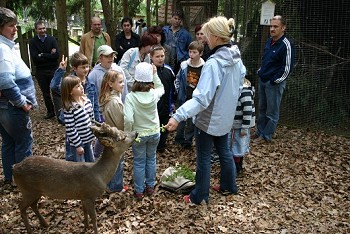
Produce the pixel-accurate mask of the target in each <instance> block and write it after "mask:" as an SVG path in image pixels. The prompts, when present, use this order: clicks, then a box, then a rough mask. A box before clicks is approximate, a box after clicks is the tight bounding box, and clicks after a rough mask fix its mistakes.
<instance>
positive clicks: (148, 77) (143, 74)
mask: <svg viewBox="0 0 350 234" xmlns="http://www.w3.org/2000/svg"><path fill="white" fill-rule="evenodd" d="M135 80H136V81H138V82H152V81H153V67H152V65H151V64H149V63H146V62H142V63H139V64H137V65H136V68H135Z"/></svg>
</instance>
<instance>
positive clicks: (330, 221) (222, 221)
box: [0, 112, 350, 234]
mask: <svg viewBox="0 0 350 234" xmlns="http://www.w3.org/2000/svg"><path fill="white" fill-rule="evenodd" d="M33 114H34V115H33V123H34V125H33V126H35V127H34V128H33V134H34V139H35V142H34V148H33V154H34V155H46V156H48V157H54V158H60V159H62V160H64V149H65V147H64V128H63V127H62V126H60V125H58V124H57V123H56V122H55V121H54V120H41V119H40V118H41V117H40V116H42V113H39V112H34V113H33ZM173 136H174V134H170V136H169V140H168V146H169V147H168V148H167V149H166V151H165V152H164V153H162V154H157V180H158V183H159V182H160V180H159V179H160V176H161V174H162V172H163V171H164V170H165V169H166V168H167V167H169V166H174V165H175V164H176V163H179V164H184V165H188V166H189V167H190V168H191V169H193V170H195V157H196V156H195V152H194V147H193V149H192V150H184V149H181V148H180V147H179V146H177V145H174V144H173ZM132 165H133V163H132V155H131V151H130V150H129V151H128V152H127V153H126V156H125V172H124V181H125V183H126V185H128V186H129V188H130V190H129V191H127V192H126V193H112V194H108V193H105V194H103V195H102V196H101V197H99V198H98V199H97V201H96V208H97V219H98V228H99V232H100V233H176V234H178V233H180V234H182V233H281V234H285V233H305V232H307V233H350V197H349V191H350V141H349V139H347V138H344V137H339V136H330V135H326V134H324V133H319V132H318V133H315V132H310V131H304V130H300V129H289V128H287V127H283V126H282V127H279V128H278V134H277V135H276V138H274V140H273V141H272V143H270V144H261V145H252V147H251V152H250V154H249V155H247V157H245V159H244V173H243V175H242V176H241V177H239V178H237V184H238V186H239V194H238V195H236V196H227V197H225V196H222V195H220V194H218V193H216V192H214V191H213V190H210V201H209V204H208V205H200V206H196V205H190V204H186V203H184V202H183V200H182V195H181V194H172V193H169V192H167V191H164V190H159V189H158V188H156V191H155V194H154V195H153V196H152V197H145V198H144V199H143V201H141V202H137V201H136V200H135V199H134V198H133V196H132V195H133V191H132V187H133V182H132ZM219 172H220V167H219V165H218V164H213V165H212V175H211V184H217V183H218V180H219ZM0 177H2V168H0ZM0 179H1V178H0ZM67 183H69V181H67ZM20 197H21V195H20V193H19V191H18V190H17V189H9V188H6V187H5V186H4V187H1V188H0V207H1V209H0V233H23V232H25V228H24V225H23V222H22V219H21V216H20V212H19V209H18V201H19V199H20ZM39 209H40V211H41V212H42V214H43V216H44V218H45V219H46V220H48V221H49V227H48V228H47V229H45V228H42V227H40V225H39V222H38V220H37V218H36V217H34V213H33V212H32V210H31V209H29V210H28V213H29V220H30V223H31V224H32V226H33V229H34V232H35V233H78V232H82V230H83V213H82V210H81V203H80V201H74V200H67V201H61V200H52V199H50V198H46V197H44V198H42V199H41V201H40V202H39ZM90 232H91V230H90Z"/></svg>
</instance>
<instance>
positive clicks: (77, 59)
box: [50, 52, 98, 124]
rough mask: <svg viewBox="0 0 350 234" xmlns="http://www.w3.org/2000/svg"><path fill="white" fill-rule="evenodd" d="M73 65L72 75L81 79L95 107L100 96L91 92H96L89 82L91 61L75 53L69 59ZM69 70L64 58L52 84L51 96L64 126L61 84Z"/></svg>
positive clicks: (56, 112)
mask: <svg viewBox="0 0 350 234" xmlns="http://www.w3.org/2000/svg"><path fill="white" fill-rule="evenodd" d="M69 61H70V65H71V67H72V68H71V69H72V72H71V75H74V76H77V77H79V79H80V81H81V84H82V85H83V87H84V93H88V94H90V95H88V98H89V99H90V101H91V102H92V104H93V105H94V103H95V104H96V105H97V103H98V96H97V93H96V92H91V91H90V90H95V87H94V86H93V84H92V83H89V82H88V78H87V75H88V73H89V71H90V66H89V61H88V59H87V57H86V56H85V55H84V54H82V53H79V52H75V53H74V54H72V56H71V57H70V59H69ZM66 68H67V57H64V55H63V56H62V60H61V62H60V65H59V67H58V68H57V70H56V71H55V74H54V77H53V78H52V80H51V83H50V89H51V95H52V100H53V104H54V110H55V115H56V118H57V120H58V122H59V123H61V124H64V119H63V118H62V99H61V82H62V78H63V77H64V73H65V72H66Z"/></svg>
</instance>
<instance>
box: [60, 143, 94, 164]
mask: <svg viewBox="0 0 350 234" xmlns="http://www.w3.org/2000/svg"><path fill="white" fill-rule="evenodd" d="M83 148H84V155H78V154H77V149H76V148H75V146H71V145H69V143H68V142H67V140H66V160H67V161H72V162H95V157H94V154H93V151H92V145H91V143H86V144H84V145H83Z"/></svg>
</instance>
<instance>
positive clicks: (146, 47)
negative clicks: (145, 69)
mask: <svg viewBox="0 0 350 234" xmlns="http://www.w3.org/2000/svg"><path fill="white" fill-rule="evenodd" d="M156 44H157V38H156V37H155V36H153V35H152V34H150V33H148V32H145V33H144V34H143V35H142V37H141V41H140V45H139V46H138V47H135V48H130V49H128V50H127V51H126V52H125V53H124V55H123V57H122V59H121V60H120V66H121V67H122V68H123V70H124V73H125V78H126V81H127V85H126V86H127V89H128V92H131V88H132V85H133V84H134V82H135V78H134V76H135V70H136V65H137V64H139V63H141V62H146V63H151V58H150V56H149V52H150V51H151V46H153V45H156Z"/></svg>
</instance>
